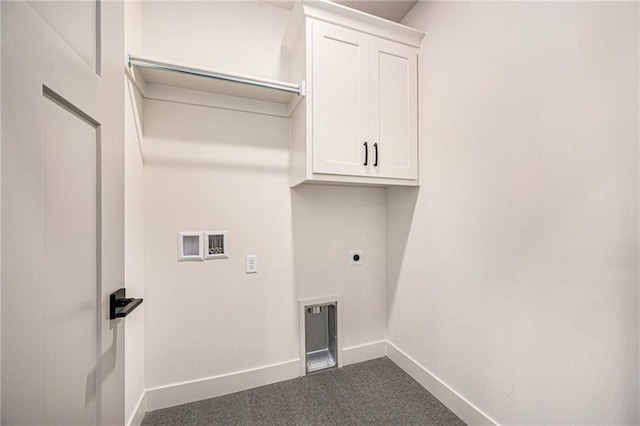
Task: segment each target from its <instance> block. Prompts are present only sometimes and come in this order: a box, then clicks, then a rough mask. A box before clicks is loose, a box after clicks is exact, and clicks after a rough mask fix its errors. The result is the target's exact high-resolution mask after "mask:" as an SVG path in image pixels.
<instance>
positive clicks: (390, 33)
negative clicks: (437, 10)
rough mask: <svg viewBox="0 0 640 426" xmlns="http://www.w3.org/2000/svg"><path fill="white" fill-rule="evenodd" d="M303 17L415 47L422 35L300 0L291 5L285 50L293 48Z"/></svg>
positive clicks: (373, 18)
mask: <svg viewBox="0 0 640 426" xmlns="http://www.w3.org/2000/svg"><path fill="white" fill-rule="evenodd" d="M305 17H306V18H313V19H317V20H320V21H326V22H330V23H332V24H336V25H340V26H344V27H347V28H352V29H354V30H358V31H361V32H363V33H366V34H370V35H374V36H377V37H382V38H386V39H389V40H393V41H396V42H400V43H404V44H406V45H409V46H413V47H416V48H417V47H420V42H421V41H422V39H423V38H424V33H423V32H421V31H419V30H416V29H415V28H411V27H408V26H406V25H402V24H398V23H396V22H392V21H389V20H386V19H383V18H380V17H378V16H374V15H369V14H368V13H364V12H360V11H358V10H355V9H351V8H349V7H346V6H342V5H340V4H336V3H332V2H329V1H326V0H300V1H296V2H295V4H294V6H293V10H292V12H291V18H290V20H289V24H288V25H287V31H286V33H285V36H284V39H283V42H282V44H283V46H284V47H285V48H286V49H290V48H291V46H292V45H293V42H294V40H295V38H296V35H297V33H298V29H299V28H300V25H301V24H302V23H303V22H304V18H305Z"/></svg>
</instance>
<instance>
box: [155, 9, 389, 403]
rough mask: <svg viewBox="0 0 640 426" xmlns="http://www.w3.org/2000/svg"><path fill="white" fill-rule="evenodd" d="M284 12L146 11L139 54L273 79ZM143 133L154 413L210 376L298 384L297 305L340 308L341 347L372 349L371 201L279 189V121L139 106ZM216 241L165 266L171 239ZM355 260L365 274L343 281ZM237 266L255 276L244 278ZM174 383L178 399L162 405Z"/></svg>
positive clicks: (280, 74)
mask: <svg viewBox="0 0 640 426" xmlns="http://www.w3.org/2000/svg"><path fill="white" fill-rule="evenodd" d="M289 14H290V10H288V9H285V8H280V7H276V6H273V5H269V4H266V3H262V2H235V3H224V2H223V3H221V2H210V3H209V2H207V3H197V2H194V3H191V2H172V3H160V2H150V3H145V4H144V6H143V20H144V25H143V28H144V34H143V40H144V45H143V48H144V54H145V55H149V56H155V57H159V58H169V59H172V60H176V61H182V62H185V63H192V64H199V65H204V66H210V67H213V68H218V69H228V70H234V71H238V72H241V73H247V74H255V75H259V76H264V77H268V78H280V79H283V78H286V75H285V74H284V67H281V61H280V59H281V56H280V55H281V48H280V46H281V40H282V36H283V35H284V31H285V26H286V23H287V20H288V18H289ZM169 27H170V28H171V29H172V30H171V31H167V28H169ZM144 123H145V124H144V127H145V129H144V130H145V135H144V146H145V149H144V152H145V165H144V174H145V280H146V283H147V284H146V288H145V304H146V312H145V315H146V329H145V333H146V355H145V357H146V385H147V389H152V390H153V391H152V392H151V394H152V395H153V397H152V399H153V401H154V402H152V403H151V404H152V405H153V406H162V405H166V404H167V403H169V402H171V401H174V403H175V401H176V400H177V398H181V399H182V401H186V400H188V399H189V398H192V397H193V398H195V397H196V396H197V397H202V395H203V394H204V393H203V392H202V391H201V389H202V387H200V388H198V389H199V390H197V391H193V392H191V390H193V389H196V387H197V386H200V385H202V386H209V384H210V383H212V382H215V381H216V380H218V378H219V376H221V375H226V374H233V373H238V372H245V373H246V371H247V370H249V371H253V369H260V368H262V367H269V366H272V365H274V364H282V363H285V364H286V363H289V364H291V362H292V361H293V366H294V368H293V369H292V370H287V371H289V372H291V371H292V372H293V373H292V374H293V375H294V376H295V375H297V374H298V371H299V368H298V366H297V364H296V362H299V358H300V351H299V340H298V337H299V334H298V332H299V328H298V300H299V299H300V298H312V297H317V296H325V295H333V294H339V295H342V296H343V301H344V304H345V305H344V306H343V314H344V320H343V333H344V335H343V341H344V346H345V348H349V347H353V346H358V345H363V344H368V343H372V342H375V341H379V340H382V339H384V338H385V333H386V331H385V317H386V313H385V306H386V303H385V300H386V290H385V289H386V286H385V269H386V265H385V261H384V256H385V247H384V240H385V233H384V227H385V223H386V216H385V208H386V205H385V204H386V198H385V191H384V190H383V189H368V188H337V187H300V188H297V189H295V190H293V191H292V190H290V189H289V140H290V137H289V131H290V130H289V126H290V123H289V120H288V119H287V118H282V117H275V116H268V115H261V114H254V113H246V112H239V111H231V110H225V109H218V108H210V107H204V106H197V105H192V104H188V103H176V102H167V101H161V100H146V101H145V105H144ZM217 229H225V230H227V231H228V237H229V247H230V257H229V259H226V260H207V261H204V262H178V261H177V259H176V251H177V247H176V244H177V241H176V240H177V235H176V234H177V232H178V231H203V230H217ZM357 248H361V249H363V250H364V252H365V265H364V266H361V267H352V268H351V269H349V267H348V266H347V264H348V254H349V249H357ZM294 250H295V256H294ZM248 254H257V255H258V265H259V272H258V273H257V274H255V275H247V274H245V272H244V262H245V259H244V258H245V255H248ZM294 265H295V267H294ZM374 346H375V345H374ZM374 349H379V346H375V347H374ZM371 353H372V352H371V351H368V352H367V351H364V352H359V351H358V350H352V351H351V352H350V357H351V358H350V359H351V360H352V361H353V360H355V359H357V357H358V356H367V355H370V354H371ZM363 354H364V355H363ZM241 374H244V373H241ZM247 374H249V373H247ZM280 377H281V376H280ZM202 379H211V380H204V381H201V382H199V383H200V385H196V384H195V381H200V380H202ZM181 382H187V385H183V386H186V387H187V390H186V391H184V392H183V391H179V389H181V388H178V387H176V388H174V389H176V392H174V393H172V391H171V390H170V389H171V386H172V385H175V384H177V383H181ZM189 383H191V384H193V386H192V387H190V385H189ZM203 383H205V384H204V385H203ZM163 386H169V388H166V389H169V390H166V389H165V388H162V387H163ZM214 387H215V385H211V387H210V388H208V389H213V388H214ZM189 389H191V390H189ZM227 389H229V388H227ZM206 392H208V391H205V393H206ZM216 392H217V391H216ZM158 395H160V396H158Z"/></svg>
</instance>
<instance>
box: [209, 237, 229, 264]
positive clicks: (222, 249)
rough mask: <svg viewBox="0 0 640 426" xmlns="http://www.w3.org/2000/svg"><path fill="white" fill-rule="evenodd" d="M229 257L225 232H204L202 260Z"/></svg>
mask: <svg viewBox="0 0 640 426" xmlns="http://www.w3.org/2000/svg"><path fill="white" fill-rule="evenodd" d="M228 257H229V245H228V243H227V231H205V232H204V258H205V259H227V258H228Z"/></svg>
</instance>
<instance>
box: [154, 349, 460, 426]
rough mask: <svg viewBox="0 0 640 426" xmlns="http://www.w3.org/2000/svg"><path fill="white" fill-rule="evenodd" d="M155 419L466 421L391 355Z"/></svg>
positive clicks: (279, 422)
mask: <svg viewBox="0 0 640 426" xmlns="http://www.w3.org/2000/svg"><path fill="white" fill-rule="evenodd" d="M142 424H143V426H151V425H181V426H182V425H464V423H463V422H462V420H460V419H459V418H458V417H456V415H455V414H453V413H452V412H451V411H449V410H448V409H447V408H446V407H445V406H444V405H442V404H441V403H440V401H438V400H437V399H436V398H435V397H434V396H433V395H431V394H430V393H429V392H427V391H426V390H425V389H424V388H423V387H422V386H420V385H419V384H418V382H416V381H415V380H413V379H412V378H411V377H409V375H407V374H406V373H405V372H404V371H402V370H401V369H400V368H399V367H398V366H397V365H395V364H394V363H393V362H392V361H391V360H390V359H388V358H380V359H375V360H372V361H367V362H362V363H360V364H353V365H348V366H346V367H344V368H341V369H335V370H329V371H323V372H319V373H316V374H310V375H308V376H305V377H301V378H298V379H293V380H287V381H286V382H280V383H275V384H273V385H268V386H262V387H259V388H255V389H250V390H247V391H243V392H238V393H234V394H231V395H225V396H221V397H218V398H212V399H207V400H204V401H198V402H193V403H191V404H184V405H179V406H177V407H171V408H166V409H164V410H157V411H151V412H148V413H147V414H146V415H145V417H144V421H143V422H142Z"/></svg>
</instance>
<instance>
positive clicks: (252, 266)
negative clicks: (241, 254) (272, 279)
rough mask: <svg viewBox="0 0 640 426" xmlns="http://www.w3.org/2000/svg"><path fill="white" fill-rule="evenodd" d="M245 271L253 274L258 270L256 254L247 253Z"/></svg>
mask: <svg viewBox="0 0 640 426" xmlns="http://www.w3.org/2000/svg"><path fill="white" fill-rule="evenodd" d="M245 272H246V273H247V274H255V273H257V272H258V255H256V254H248V255H247V256H246V258H245Z"/></svg>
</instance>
